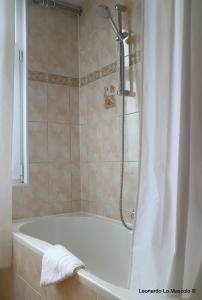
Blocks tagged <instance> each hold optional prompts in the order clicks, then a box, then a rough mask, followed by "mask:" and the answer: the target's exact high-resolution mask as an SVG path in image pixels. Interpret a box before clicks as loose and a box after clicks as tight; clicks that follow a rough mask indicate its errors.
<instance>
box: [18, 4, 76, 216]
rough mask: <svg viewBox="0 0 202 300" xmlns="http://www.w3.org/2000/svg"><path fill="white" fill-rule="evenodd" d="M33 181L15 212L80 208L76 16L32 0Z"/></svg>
mask: <svg viewBox="0 0 202 300" xmlns="http://www.w3.org/2000/svg"><path fill="white" fill-rule="evenodd" d="M28 40H29V45H28V56H29V62H28V67H29V97H28V99H29V101H28V102H29V103H28V105H29V124H28V128H29V134H28V135H29V185H28V186H27V187H15V188H14V189H13V217H14V218H15V219H16V218H24V217H32V216H40V215H46V214H55V213H64V212H69V211H75V210H80V157H79V88H78V85H79V80H78V77H79V71H78V17H77V16H76V15H75V14H73V13H72V12H70V11H68V10H65V9H57V8H46V7H42V6H40V5H36V4H33V2H32V1H31V0H29V1H28Z"/></svg>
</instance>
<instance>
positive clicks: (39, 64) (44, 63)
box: [28, 0, 48, 72]
mask: <svg viewBox="0 0 202 300" xmlns="http://www.w3.org/2000/svg"><path fill="white" fill-rule="evenodd" d="M28 47H29V51H28V60H29V61H28V63H29V69H31V70H35V71H43V72H44V71H47V67H48V15H47V10H44V8H43V7H41V6H39V5H38V6H37V5H35V4H34V3H33V2H32V1H31V0H30V1H29V5H28Z"/></svg>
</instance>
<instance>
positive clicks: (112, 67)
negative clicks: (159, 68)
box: [80, 51, 141, 86]
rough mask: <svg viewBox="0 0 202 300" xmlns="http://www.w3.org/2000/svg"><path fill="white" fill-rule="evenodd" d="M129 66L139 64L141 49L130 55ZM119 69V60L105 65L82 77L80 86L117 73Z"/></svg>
mask: <svg viewBox="0 0 202 300" xmlns="http://www.w3.org/2000/svg"><path fill="white" fill-rule="evenodd" d="M128 58H129V60H128V61H129V66H132V65H135V64H138V63H139V62H140V61H141V51H136V52H135V53H133V54H131V55H129V57H128ZM117 71H118V64H117V62H113V63H112V64H109V65H107V66H104V67H103V68H102V69H100V70H97V71H95V72H93V73H90V74H87V75H86V76H84V77H81V78H80V86H84V85H87V84H89V83H91V82H94V81H96V80H98V79H101V78H103V77H105V76H108V75H110V74H113V73H116V72H117Z"/></svg>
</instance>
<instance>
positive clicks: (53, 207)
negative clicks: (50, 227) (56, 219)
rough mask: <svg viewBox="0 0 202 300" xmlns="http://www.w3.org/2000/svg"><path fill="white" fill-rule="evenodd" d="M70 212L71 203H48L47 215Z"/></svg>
mask: <svg viewBox="0 0 202 300" xmlns="http://www.w3.org/2000/svg"><path fill="white" fill-rule="evenodd" d="M71 211H72V203H71V201H64V202H61V201H57V199H56V200H55V202H53V203H49V214H51V215H53V214H64V213H68V212H71Z"/></svg>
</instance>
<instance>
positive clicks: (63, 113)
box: [48, 84, 69, 123]
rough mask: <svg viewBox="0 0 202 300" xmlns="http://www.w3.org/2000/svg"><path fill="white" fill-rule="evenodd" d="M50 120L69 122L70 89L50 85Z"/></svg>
mask: <svg viewBox="0 0 202 300" xmlns="http://www.w3.org/2000/svg"><path fill="white" fill-rule="evenodd" d="M48 120H49V121H50V122H62V123H63V122H68V121H69V88H68V87H66V86H64V85H57V84H48Z"/></svg>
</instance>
